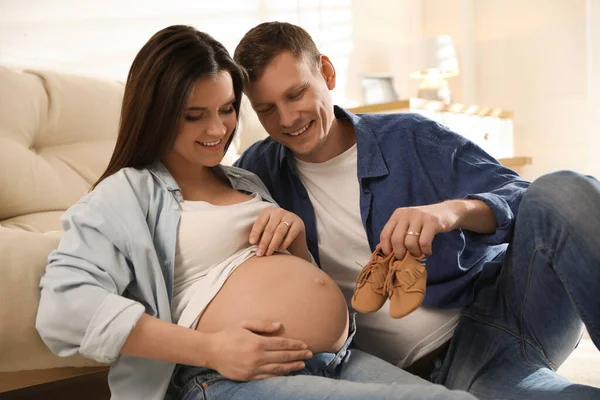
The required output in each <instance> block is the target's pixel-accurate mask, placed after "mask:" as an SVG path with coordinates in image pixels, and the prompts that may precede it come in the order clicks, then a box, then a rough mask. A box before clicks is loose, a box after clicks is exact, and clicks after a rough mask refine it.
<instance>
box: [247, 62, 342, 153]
mask: <svg viewBox="0 0 600 400" xmlns="http://www.w3.org/2000/svg"><path fill="white" fill-rule="evenodd" d="M334 87H335V70H334V68H333V65H332V64H331V61H330V60H329V58H327V57H326V56H321V61H320V63H319V65H314V64H313V63H311V62H309V61H306V60H304V59H303V58H300V59H298V58H296V57H295V56H294V55H293V54H292V53H290V52H284V53H281V54H280V55H279V56H277V57H276V58H275V59H274V60H273V61H272V62H271V63H270V64H268V65H267V67H266V68H265V70H264V72H263V74H262V75H261V76H260V78H259V79H257V80H256V81H255V82H252V83H251V84H250V85H249V86H248V87H247V88H246V90H245V93H246V95H247V96H248V98H249V99H250V102H251V104H252V108H254V110H255V111H256V113H257V114H258V118H259V120H260V122H261V124H262V125H263V127H264V128H265V129H266V131H267V133H268V134H269V135H270V136H271V137H272V138H273V139H275V140H276V141H278V142H279V143H281V144H283V145H284V146H286V147H288V148H289V149H290V150H291V151H292V153H293V154H294V156H296V157H297V158H299V159H300V160H303V161H309V162H311V161H312V162H316V161H318V159H319V150H320V149H321V148H322V146H323V144H324V143H325V141H326V139H327V134H328V132H329V129H330V128H331V125H332V123H333V121H334V119H335V116H334V114H333V103H332V100H331V94H330V92H329V91H330V90H332V89H333V88H334Z"/></svg>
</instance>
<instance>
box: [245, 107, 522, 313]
mask: <svg viewBox="0 0 600 400" xmlns="http://www.w3.org/2000/svg"><path fill="white" fill-rule="evenodd" d="M335 116H336V118H338V119H347V120H350V121H351V122H352V124H353V126H354V131H355V133H356V141H357V152H358V156H357V157H358V176H357V179H358V181H359V184H360V190H361V193H360V213H361V218H362V222H363V226H364V228H365V230H366V233H367V237H368V240H369V246H370V247H371V250H372V251H373V250H374V249H375V246H376V245H377V244H378V243H379V237H380V234H381V230H382V229H383V227H384V225H385V224H386V223H387V221H388V220H389V218H390V217H391V215H392V213H393V212H394V210H396V209H397V208H400V207H412V206H420V205H427V204H435V203H439V202H442V201H445V200H450V199H479V200H482V201H484V202H485V203H487V204H488V205H489V206H490V207H491V208H492V210H493V211H494V214H495V216H496V220H497V221H498V228H497V230H496V231H495V232H494V233H492V234H489V235H480V234H475V233H473V232H469V231H463V230H455V231H452V232H448V233H441V234H438V235H437V236H436V237H435V239H434V241H433V255H432V256H430V257H429V258H428V261H427V275H428V280H427V293H426V296H425V300H424V304H426V305H431V306H436V307H459V306H464V305H466V304H468V303H470V302H471V301H472V299H473V290H474V284H475V282H476V281H477V279H478V277H479V276H480V275H481V272H482V270H483V271H484V273H489V274H495V273H496V272H497V269H498V268H497V267H498V265H499V260H500V259H501V258H502V255H503V253H504V252H505V250H506V247H507V245H506V243H508V242H509V241H510V239H511V237H512V232H513V226H514V221H515V217H516V215H517V211H518V209H519V203H520V202H521V198H522V196H523V194H524V192H525V190H527V187H528V186H529V183H528V182H527V181H525V180H523V179H521V178H520V177H519V176H518V175H517V174H516V173H515V172H514V171H512V170H510V169H508V168H505V167H503V166H502V165H501V164H499V163H498V161H496V160H495V159H494V158H493V157H491V156H490V155H488V154H487V153H486V152H484V151H483V150H482V149H481V148H479V147H478V146H476V145H475V144H474V143H472V142H470V141H469V140H467V139H466V138H464V137H463V136H460V135H458V134H456V133H453V132H451V131H450V130H449V129H448V128H446V127H444V126H442V125H440V124H438V123H437V122H434V121H431V120H429V119H427V118H425V117H423V116H421V115H418V114H362V115H354V114H352V113H350V112H348V111H347V110H344V109H342V108H340V107H335ZM235 165H236V166H239V167H241V168H244V169H247V170H249V171H252V172H254V173H255V174H257V175H258V176H259V177H260V178H261V179H262V180H263V182H264V183H265V185H266V186H267V188H268V189H269V191H270V192H271V195H272V196H273V198H274V199H275V201H277V202H278V203H279V205H280V206H281V207H283V208H285V209H287V210H290V211H292V212H294V213H296V214H297V215H298V216H300V217H301V218H302V219H303V220H304V223H305V225H306V232H307V240H308V246H309V250H310V251H311V253H312V254H313V256H314V258H315V260H316V262H317V263H318V264H320V260H319V250H318V238H317V229H316V221H315V213H314V209H313V207H312V204H311V202H310V199H309V196H308V193H307V191H306V188H305V187H304V185H303V184H302V182H301V180H300V178H299V177H298V174H297V173H296V170H295V164H294V157H293V156H292V154H291V152H290V151H289V149H287V148H285V147H284V146H282V145H281V144H279V143H277V142H275V141H274V140H272V139H271V138H266V139H264V140H262V141H260V142H257V143H255V144H253V145H252V146H251V147H250V148H248V149H247V150H246V151H245V152H244V154H242V156H241V158H240V159H239V160H238V161H237V162H236V163H235ZM340 245H343V244H340ZM491 261H494V264H493V265H492V264H488V263H489V262H491ZM486 265H488V267H487V268H484V267H485V266H486Z"/></svg>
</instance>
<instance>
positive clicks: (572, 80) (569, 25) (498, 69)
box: [423, 0, 600, 179]
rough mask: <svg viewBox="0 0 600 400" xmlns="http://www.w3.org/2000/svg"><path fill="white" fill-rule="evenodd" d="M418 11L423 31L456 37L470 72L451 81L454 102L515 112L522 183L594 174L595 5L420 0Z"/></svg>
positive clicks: (599, 109)
mask: <svg viewBox="0 0 600 400" xmlns="http://www.w3.org/2000/svg"><path fill="white" fill-rule="evenodd" d="M469 3H470V4H469ZM459 6H462V7H463V10H462V11H461V10H460V7H459ZM469 7H470V10H471V12H465V10H464V9H465V8H466V9H467V10H468V9H469ZM424 9H425V12H424V13H425V16H424V22H423V24H424V32H425V33H427V34H441V33H446V32H448V33H450V34H452V35H455V36H456V37H457V38H458V42H459V46H458V47H459V51H460V50H462V51H461V56H465V55H466V57H467V64H466V65H467V67H468V68H469V69H470V70H472V71H474V74H472V75H470V76H465V75H466V74H465V72H466V71H464V70H463V71H462V75H461V77H459V78H457V79H458V81H459V82H458V84H457V82H453V83H452V85H453V89H454V92H455V94H457V95H458V96H457V97H458V98H457V100H459V101H464V102H469V103H470V102H473V103H476V104H480V105H485V106H493V107H500V108H505V109H509V110H513V111H514V112H515V154H517V155H526V156H531V157H532V158H533V165H532V166H530V167H527V168H526V169H525V173H524V175H525V176H526V177H527V178H529V179H533V178H535V177H537V176H539V175H542V174H544V173H547V172H550V171H554V170H558V169H574V170H577V171H580V172H584V173H588V174H592V175H595V176H600V162H599V161H598V156H597V149H600V130H599V128H598V123H599V122H600V101H599V100H600V0H587V1H586V0H528V1H526V2H524V1H520V0H486V1H470V0H461V1H452V2H448V1H441V0H425V3H424ZM470 16H472V17H470ZM471 18H472V19H471ZM471 23H472V26H473V28H472V29H470V30H469V29H467V30H465V26H467V27H468V26H469V24H471ZM465 42H466V43H467V48H465V47H464V46H465ZM469 43H470V45H469ZM461 45H462V47H461ZM461 61H462V60H461Z"/></svg>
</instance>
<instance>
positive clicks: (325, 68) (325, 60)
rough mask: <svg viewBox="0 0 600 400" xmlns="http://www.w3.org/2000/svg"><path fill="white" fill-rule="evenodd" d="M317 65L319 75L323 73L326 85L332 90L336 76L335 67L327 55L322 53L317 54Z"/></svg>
mask: <svg viewBox="0 0 600 400" xmlns="http://www.w3.org/2000/svg"><path fill="white" fill-rule="evenodd" d="M319 66H320V70H321V75H323V78H324V79H325V83H326V84H327V87H328V88H329V90H333V89H334V88H335V78H336V75H335V67H334V66H333V63H332V62H331V60H330V59H329V57H327V56H326V55H324V54H321V55H320V56H319Z"/></svg>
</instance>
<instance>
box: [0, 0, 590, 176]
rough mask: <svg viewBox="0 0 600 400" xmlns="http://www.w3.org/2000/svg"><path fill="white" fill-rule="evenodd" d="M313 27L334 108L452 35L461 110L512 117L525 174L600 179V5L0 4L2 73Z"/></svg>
mask: <svg viewBox="0 0 600 400" xmlns="http://www.w3.org/2000/svg"><path fill="white" fill-rule="evenodd" d="M271 19H279V20H287V21H290V22H294V23H300V24H301V25H303V26H305V27H306V28H307V29H308V30H309V31H310V32H311V34H313V36H314V38H315V40H316V41H317V43H318V44H319V46H320V48H321V50H322V51H323V52H324V53H326V54H328V55H330V56H331V57H332V59H333V61H334V64H335V65H336V68H337V70H338V77H339V78H340V79H339V84H338V89H337V90H336V91H335V92H334V96H335V99H336V101H337V102H338V103H341V104H345V105H349V106H350V105H356V104H360V102H361V100H362V94H361V89H360V85H359V76H360V74H361V73H388V74H391V75H393V76H394V77H395V79H396V88H397V90H398V92H399V95H400V97H402V98H407V97H411V96H415V95H416V93H417V88H418V82H417V81H415V80H410V79H408V77H407V76H408V73H409V72H410V71H411V70H412V67H413V66H414V64H415V60H416V57H418V48H417V46H416V45H417V43H418V40H419V38H421V37H422V36H429V35H435V34H444V33H449V34H451V35H452V36H453V37H454V39H455V42H456V45H457V50H458V53H459V58H460V63H461V75H460V76H458V77H456V78H451V80H450V85H451V88H452V90H453V94H454V98H455V100H456V101H458V102H464V103H473V104H479V105H483V106H491V107H500V108H505V109H509V110H513V111H514V112H515V154H517V155H526V156H531V157H533V165H532V166H530V167H528V168H526V170H525V176H526V177H528V178H530V179H533V178H535V177H537V176H539V175H541V174H543V173H546V172H549V171H552V170H556V169H562V168H568V169H575V170H578V171H581V172H585V173H589V174H593V175H596V176H600V163H599V162H598V161H597V158H598V157H597V156H596V149H600V133H597V132H600V130H599V129H598V128H597V127H598V123H599V122H600V108H599V106H600V0H528V1H521V0H485V1H484V0H451V1H450V0H369V1H366V0H239V1H228V2H226V1H219V2H216V1H213V0H177V1H172V2H168V3H167V2H165V1H162V0H145V1H142V0H105V1H103V2H81V1H78V0H0V65H12V66H18V67H22V66H28V67H30V66H34V67H42V68H43V67H46V68H53V69H63V70H68V71H75V72H78V73H84V74H91V75H102V76H110V77H119V78H121V79H124V78H125V76H126V72H127V70H128V68H129V65H130V63H131V61H132V59H133V57H134V55H135V53H136V52H137V50H138V49H139V48H140V47H141V46H142V45H143V43H144V42H145V41H146V40H147V39H148V38H149V37H150V35H152V34H153V33H154V32H156V31H157V30H158V29H160V28H162V27H164V26H166V25H169V24H174V23H184V24H192V25H194V26H196V27H198V28H199V29H201V30H205V31H207V32H209V33H212V34H213V35H214V36H215V37H217V38H218V39H219V40H221V41H223V42H224V43H225V45H226V46H227V47H228V48H229V49H230V50H231V51H232V50H233V49H234V47H235V45H236V44H237V41H238V40H239V39H240V38H241V37H242V35H243V34H244V32H246V31H247V30H248V29H250V28H251V27H252V26H254V25H255V24H257V23H259V22H260V21H263V20H271Z"/></svg>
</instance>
